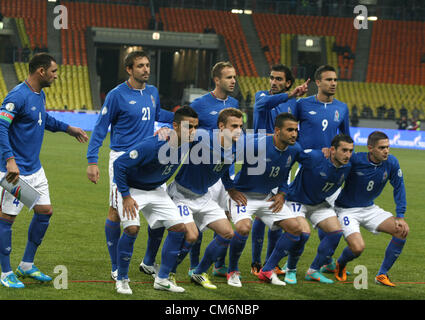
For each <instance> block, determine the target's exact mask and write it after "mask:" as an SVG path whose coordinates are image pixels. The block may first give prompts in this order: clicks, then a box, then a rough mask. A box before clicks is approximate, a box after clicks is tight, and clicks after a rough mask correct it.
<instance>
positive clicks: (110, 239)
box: [105, 219, 121, 271]
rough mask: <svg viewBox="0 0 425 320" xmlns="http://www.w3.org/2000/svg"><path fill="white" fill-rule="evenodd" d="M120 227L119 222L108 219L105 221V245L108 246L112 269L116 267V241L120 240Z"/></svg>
mask: <svg viewBox="0 0 425 320" xmlns="http://www.w3.org/2000/svg"><path fill="white" fill-rule="evenodd" d="M120 235H121V228H120V222H119V221H118V222H114V221H111V220H109V219H106V221H105V236H106V245H107V246H108V251H109V257H110V258H111V264H112V271H115V270H117V268H118V261H117V255H118V241H119V240H120Z"/></svg>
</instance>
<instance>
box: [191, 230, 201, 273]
mask: <svg viewBox="0 0 425 320" xmlns="http://www.w3.org/2000/svg"><path fill="white" fill-rule="evenodd" d="M198 231H199V235H198V240H196V242H195V243H194V244H193V245H192V249H191V250H190V269H194V268H196V267H197V266H198V264H199V255H200V254H201V244H202V232H201V231H200V230H199V229H198Z"/></svg>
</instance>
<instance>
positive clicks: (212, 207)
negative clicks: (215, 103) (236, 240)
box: [168, 108, 243, 289]
mask: <svg viewBox="0 0 425 320" xmlns="http://www.w3.org/2000/svg"><path fill="white" fill-rule="evenodd" d="M242 117H243V114H242V112H241V111H240V110H238V109H235V108H226V109H223V110H222V111H220V114H219V117H218V120H217V124H218V128H219V130H214V131H205V130H198V131H199V133H202V134H203V135H202V137H201V136H199V137H198V141H197V142H195V144H194V146H193V147H192V150H191V153H190V155H191V156H190V157H189V161H188V162H187V163H184V164H183V165H182V167H181V168H180V170H179V172H178V174H177V175H176V178H175V179H174V181H173V182H172V183H171V184H170V185H169V186H168V193H169V195H170V196H171V198H172V199H173V201H174V202H175V203H176V205H177V207H179V210H180V214H181V216H182V217H183V218H184V220H185V224H186V229H187V235H188V239H187V240H185V242H184V245H183V247H182V252H181V256H180V257H179V263H180V262H181V261H182V260H183V259H184V257H185V255H186V254H187V253H188V252H189V251H190V250H191V247H192V246H193V244H194V241H193V240H190V239H195V241H196V239H197V237H198V229H199V230H200V231H201V232H203V231H204V230H206V229H207V228H209V229H211V230H213V231H214V232H215V236H214V238H213V240H212V241H211V242H210V243H209V245H208V246H207V248H206V249H205V253H204V255H203V258H202V259H201V261H200V262H199V264H198V265H197V266H196V268H195V269H194V270H192V272H191V273H190V276H191V279H192V281H194V282H196V283H198V284H200V285H202V286H203V287H204V288H207V289H216V286H215V285H213V284H212V283H211V282H210V280H209V279H208V275H207V274H206V272H207V270H208V269H209V267H210V266H211V264H212V263H214V262H215V261H217V258H218V257H223V255H225V254H226V252H227V248H228V246H229V243H230V240H231V239H232V237H233V229H232V225H231V223H230V221H229V220H228V218H227V216H226V214H225V212H224V211H223V209H222V208H221V206H220V205H219V204H218V202H217V201H216V200H215V199H214V194H213V192H212V190H211V186H213V185H214V184H216V183H217V181H218V180H220V179H222V180H223V179H224V180H230V173H229V168H230V167H231V166H232V165H233V163H234V162H235V161H236V160H237V159H238V155H239V153H238V152H237V151H238V148H237V147H236V143H237V141H238V142H239V138H240V136H241V133H242V125H243V121H242ZM200 138H202V140H199V139H200ZM196 143H197V144H196ZM198 154H200V156H199V158H198ZM176 268H177V265H176Z"/></svg>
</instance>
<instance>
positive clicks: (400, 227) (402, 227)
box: [395, 218, 409, 238]
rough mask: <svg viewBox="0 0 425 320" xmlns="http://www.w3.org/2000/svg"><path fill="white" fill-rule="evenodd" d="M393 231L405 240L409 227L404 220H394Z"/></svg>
mask: <svg viewBox="0 0 425 320" xmlns="http://www.w3.org/2000/svg"><path fill="white" fill-rule="evenodd" d="M395 229H396V230H397V231H398V233H399V234H400V236H401V237H402V238H406V237H407V235H408V234H409V225H408V224H407V222H406V221H405V220H404V218H395Z"/></svg>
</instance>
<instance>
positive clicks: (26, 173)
mask: <svg viewBox="0 0 425 320" xmlns="http://www.w3.org/2000/svg"><path fill="white" fill-rule="evenodd" d="M57 71H58V67H57V64H56V61H55V59H54V58H53V57H52V56H50V55H48V54H46V53H40V54H36V55H34V56H33V58H32V59H31V60H30V62H29V75H28V77H27V79H26V80H25V81H24V82H22V83H21V84H19V85H17V86H16V87H15V88H14V89H13V90H12V91H10V92H9V94H8V95H7V96H6V98H5V99H4V101H3V104H2V106H1V109H0V152H1V159H2V160H1V169H0V178H3V177H5V178H6V180H7V182H9V183H16V182H17V181H18V179H19V177H21V178H22V179H23V180H24V181H26V182H27V183H28V184H30V185H31V186H33V187H34V188H35V189H36V190H37V191H38V192H39V193H40V194H41V197H40V199H39V200H38V201H37V203H36V204H35V206H34V216H33V218H32V220H31V223H30V226H29V229H28V242H27V245H26V248H25V252H24V256H23V258H22V261H21V263H20V264H19V266H18V268H17V270H16V275H17V276H18V277H22V278H25V277H29V278H33V279H36V280H38V281H42V282H47V281H51V280H52V278H51V277H50V276H48V275H45V274H44V273H42V272H41V271H40V270H39V269H38V268H37V267H36V266H35V265H34V257H35V254H36V251H37V248H38V247H39V246H40V244H41V242H42V240H43V237H44V235H45V233H46V231H47V228H48V226H49V221H50V217H51V216H52V214H53V208H52V205H51V202H50V195H49V187H48V182H47V178H46V175H45V173H44V169H43V167H42V165H41V163H40V158H39V155H40V149H41V145H42V143H43V137H44V130H45V129H47V130H49V131H52V132H57V131H62V132H66V133H68V134H69V135H70V136H73V137H75V138H77V140H78V141H79V142H87V141H88V137H87V134H86V133H85V132H84V131H83V130H82V129H80V128H77V127H72V126H69V125H68V124H66V123H64V122H61V121H58V120H56V119H55V118H53V117H52V116H50V115H49V114H48V113H47V112H46V106H45V104H46V95H45V93H44V92H43V90H42V89H43V88H45V87H49V86H50V85H51V84H52V83H53V81H54V80H56V79H57ZM0 189H1V195H2V196H1V203H0V208H1V212H0V265H1V271H2V272H1V284H2V285H3V286H5V287H10V288H23V287H25V286H24V284H23V283H22V282H21V281H20V280H18V279H17V278H16V275H15V273H13V271H12V269H11V266H10V252H11V248H12V224H13V222H14V221H15V218H16V216H17V215H18V214H19V212H20V211H21V210H22V207H23V203H22V202H21V201H19V199H17V198H15V197H14V196H13V195H12V194H10V193H9V192H7V191H6V190H4V189H3V188H0Z"/></svg>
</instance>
